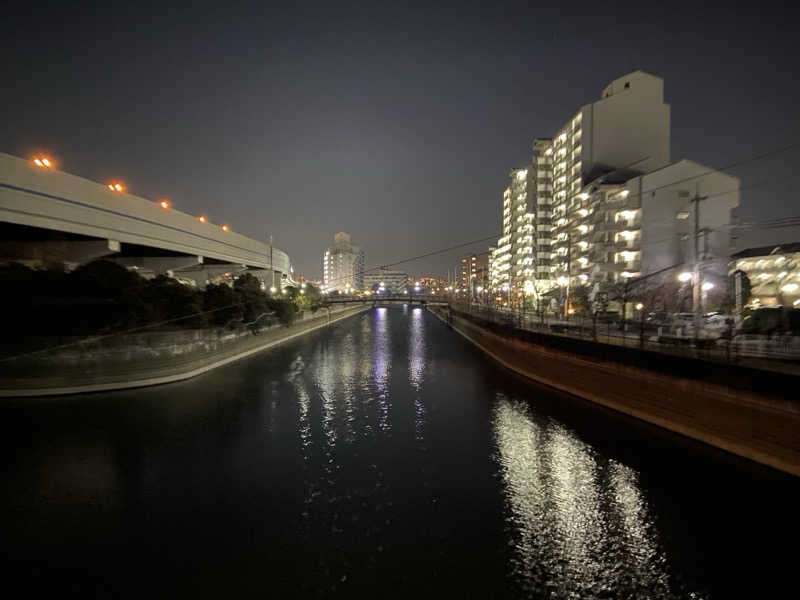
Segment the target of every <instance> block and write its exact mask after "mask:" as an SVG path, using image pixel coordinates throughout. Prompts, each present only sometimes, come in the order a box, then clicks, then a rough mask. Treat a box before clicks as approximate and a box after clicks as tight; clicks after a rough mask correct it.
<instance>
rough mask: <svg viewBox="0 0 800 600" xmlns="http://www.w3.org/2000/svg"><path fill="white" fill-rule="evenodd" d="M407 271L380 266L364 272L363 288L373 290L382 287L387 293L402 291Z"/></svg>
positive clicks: (406, 278)
mask: <svg viewBox="0 0 800 600" xmlns="http://www.w3.org/2000/svg"><path fill="white" fill-rule="evenodd" d="M408 279H409V277H408V273H406V272H405V271H393V270H391V269H386V268H380V269H377V270H376V271H370V272H369V273H365V274H364V290H365V291H368V292H375V291H378V290H380V289H384V290H386V291H387V292H389V293H392V294H397V293H402V291H403V290H404V289H405V286H406V283H407V282H408Z"/></svg>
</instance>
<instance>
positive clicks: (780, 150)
mask: <svg viewBox="0 0 800 600" xmlns="http://www.w3.org/2000/svg"><path fill="white" fill-rule="evenodd" d="M798 146H800V142H795V143H793V144H789V145H787V146H782V147H780V148H776V149H774V150H770V151H769V152H764V153H763V154H758V155H756V156H753V157H751V158H748V159H744V160H740V161H737V162H733V163H731V164H729V165H725V166H724V167H718V168H713V167H712V168H709V169H708V170H707V171H705V172H703V173H698V174H697V175H692V176H691V177H686V178H684V179H679V180H678V181H672V182H670V183H667V184H664V185H660V186H658V187H654V188H650V189H647V190H640V191H639V192H638V193H639V194H640V195H641V194H647V193H650V192H656V191H658V190H661V189H664V188H668V187H672V186H675V185H679V184H681V183H686V182H687V181H692V180H694V179H699V178H700V177H705V176H706V175H709V174H711V173H715V172H717V171H727V170H729V169H733V168H734V167H741V166H742V165H746V164H748V163H751V162H756V161H759V160H763V159H765V158H768V157H770V156H775V155H776V154H782V153H784V152H788V151H789V150H791V149H793V148H797V147H798ZM672 164H676V163H672ZM668 166H669V165H668ZM657 171H658V170H656V171H651V172H650V173H643V174H642V175H638V176H637V177H645V176H647V175H651V174H653V173H656V172H657ZM631 179H635V178H634V177H632V178H631ZM760 185H764V184H760ZM749 187H757V186H747V188H749ZM747 188H737V190H731V191H729V192H721V193H718V194H713V195H714V196H722V195H725V194H730V193H733V192H735V191H738V190H741V189H747Z"/></svg>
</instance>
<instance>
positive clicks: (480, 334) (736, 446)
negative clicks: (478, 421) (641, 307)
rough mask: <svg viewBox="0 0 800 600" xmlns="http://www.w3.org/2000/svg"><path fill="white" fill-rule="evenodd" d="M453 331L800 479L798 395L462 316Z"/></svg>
mask: <svg viewBox="0 0 800 600" xmlns="http://www.w3.org/2000/svg"><path fill="white" fill-rule="evenodd" d="M441 316H444V315H441ZM452 325H453V327H454V328H455V329H456V330H457V331H459V332H460V333H461V334H462V335H464V336H465V337H467V338H468V339H469V340H471V341H472V342H473V343H475V344H476V345H478V346H479V347H481V348H482V349H483V350H484V351H486V352H488V353H489V354H491V355H492V356H493V357H494V358H495V359H496V360H498V361H499V362H501V363H502V364H504V365H505V366H506V367H508V368H510V369H512V370H514V371H516V372H518V373H520V374H522V375H525V376H527V377H529V378H531V379H534V380H536V381H539V382H541V383H544V384H546V385H549V386H552V387H554V388H557V389H559V390H563V391H565V392H568V393H570V394H574V395H576V396H580V397H582V398H586V399H588V400H591V401H594V402H597V403H598V404H602V405H604V406H607V407H609V408H613V409H615V410H619V411H621V412H624V413H626V414H628V415H631V416H634V417H637V418H639V419H642V420H644V421H648V422H650V423H653V424H656V425H659V426H661V427H664V428H666V429H670V430H672V431H675V432H678V433H681V434H683V435H686V436H689V437H691V438H694V439H697V440H701V441H703V442H706V443H708V444H711V445H713V446H716V447H718V448H722V449H724V450H727V451H729V452H732V453H734V454H738V455H740V456H744V457H746V458H750V459H752V460H755V461H758V462H760V463H763V464H766V465H770V466H772V467H775V468H777V469H781V470H783V471H787V472H789V473H792V474H794V475H800V401H796V400H794V398H795V397H796V394H795V393H794V390H786V392H787V393H785V394H777V393H775V394H773V393H759V392H757V391H754V389H753V388H754V387H757V386H752V385H751V386H736V385H725V384H723V383H719V382H713V381H708V380H704V379H698V378H686V377H680V376H677V375H674V374H670V373H665V372H659V371H658V370H654V369H650V368H642V367H641V366H639V365H637V364H631V363H630V362H622V361H619V360H615V361H609V360H603V359H601V358H598V357H597V356H591V355H580V354H576V353H573V352H565V351H564V350H561V349H555V348H552V347H548V346H546V345H544V344H542V343H536V342H533V341H531V340H527V339H519V338H516V337H515V336H514V335H509V334H508V333H504V332H502V331H499V330H498V328H496V327H494V328H490V327H489V326H487V325H485V324H483V323H479V322H476V321H475V320H474V319H472V318H468V317H467V316H465V315H461V316H459V315H455V314H454V315H453V317H452ZM491 329H494V330H491ZM727 368H728V369H737V367H727ZM767 376H768V377H770V376H771V375H767ZM740 377H741V374H738V375H737V378H740ZM732 379H735V378H734V377H732ZM794 379H795V380H796V378H794ZM770 387H773V388H774V386H770Z"/></svg>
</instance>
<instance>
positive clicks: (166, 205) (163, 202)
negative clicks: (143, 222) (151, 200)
mask: <svg viewBox="0 0 800 600" xmlns="http://www.w3.org/2000/svg"><path fill="white" fill-rule="evenodd" d="M158 205H159V206H160V207H161V208H163V209H164V210H167V209H168V208H169V206H170V205H169V200H161V201H159V203H158Z"/></svg>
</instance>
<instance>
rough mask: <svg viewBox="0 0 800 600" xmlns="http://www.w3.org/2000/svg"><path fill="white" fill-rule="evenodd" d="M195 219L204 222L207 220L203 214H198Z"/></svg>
mask: <svg viewBox="0 0 800 600" xmlns="http://www.w3.org/2000/svg"><path fill="white" fill-rule="evenodd" d="M197 220H198V221H200V222H201V223H205V222H206V221H207V219H206V218H205V216H204V215H200V216H199V217H197Z"/></svg>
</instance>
